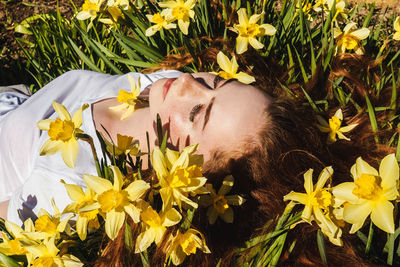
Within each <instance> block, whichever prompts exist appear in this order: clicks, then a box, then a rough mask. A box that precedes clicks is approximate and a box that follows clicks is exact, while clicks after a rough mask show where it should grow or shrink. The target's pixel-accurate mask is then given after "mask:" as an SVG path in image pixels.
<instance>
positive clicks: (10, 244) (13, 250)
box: [0, 218, 35, 258]
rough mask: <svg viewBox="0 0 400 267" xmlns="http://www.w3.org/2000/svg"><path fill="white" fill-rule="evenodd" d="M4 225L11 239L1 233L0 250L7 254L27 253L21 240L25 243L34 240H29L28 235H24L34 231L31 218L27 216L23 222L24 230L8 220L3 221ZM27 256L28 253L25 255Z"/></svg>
mask: <svg viewBox="0 0 400 267" xmlns="http://www.w3.org/2000/svg"><path fill="white" fill-rule="evenodd" d="M5 227H6V229H7V231H8V232H9V233H10V234H11V235H12V237H13V239H10V238H8V236H7V235H3V236H2V239H3V242H2V243H0V252H1V253H3V254H5V255H7V256H11V255H26V254H28V251H27V250H26V249H25V248H24V247H23V245H22V244H21V242H23V244H25V245H26V244H29V243H32V242H34V240H29V239H28V237H27V236H26V235H24V233H29V232H34V231H35V227H34V225H33V222H32V220H31V219H30V218H29V219H28V220H26V221H25V222H24V230H23V229H22V228H21V227H19V226H18V225H16V224H15V223H13V222H10V221H5ZM20 241H21V242H20ZM27 257H28V258H29V255H27Z"/></svg>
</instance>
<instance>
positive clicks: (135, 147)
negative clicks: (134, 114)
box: [104, 134, 142, 157]
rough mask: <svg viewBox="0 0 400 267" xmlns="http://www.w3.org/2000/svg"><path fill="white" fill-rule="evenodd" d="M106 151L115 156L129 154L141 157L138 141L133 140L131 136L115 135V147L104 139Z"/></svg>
mask: <svg viewBox="0 0 400 267" xmlns="http://www.w3.org/2000/svg"><path fill="white" fill-rule="evenodd" d="M104 141H105V143H106V149H107V151H108V152H109V153H110V154H114V155H115V156H120V155H127V154H131V155H132V156H135V157H136V156H141V155H142V153H140V146H139V141H138V140H134V139H133V137H132V136H128V135H121V134H117V145H114V144H112V143H111V142H109V141H108V140H107V139H104Z"/></svg>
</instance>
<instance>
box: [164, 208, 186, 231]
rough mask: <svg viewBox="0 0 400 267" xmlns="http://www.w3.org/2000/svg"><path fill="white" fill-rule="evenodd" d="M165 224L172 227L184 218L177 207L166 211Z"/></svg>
mask: <svg viewBox="0 0 400 267" xmlns="http://www.w3.org/2000/svg"><path fill="white" fill-rule="evenodd" d="M163 217H164V218H163V219H164V221H163V226H166V227H170V226H173V225H175V224H177V223H179V222H180V221H181V219H182V215H181V214H180V213H179V212H178V211H177V210H176V209H170V210H168V211H166V212H165V214H164V216H163Z"/></svg>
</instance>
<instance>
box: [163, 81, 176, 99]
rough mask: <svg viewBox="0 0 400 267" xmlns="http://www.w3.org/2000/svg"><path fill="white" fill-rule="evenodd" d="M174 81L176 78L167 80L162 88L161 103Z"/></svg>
mask: <svg viewBox="0 0 400 267" xmlns="http://www.w3.org/2000/svg"><path fill="white" fill-rule="evenodd" d="M175 80H176V78H170V79H168V80H167V81H166V82H165V83H164V87H163V92H162V96H163V101H164V100H165V97H166V96H167V94H168V91H169V88H170V87H171V84H172V83H173V82H174V81H175Z"/></svg>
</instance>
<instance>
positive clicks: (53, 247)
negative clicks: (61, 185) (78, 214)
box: [0, 202, 83, 267]
mask: <svg viewBox="0 0 400 267" xmlns="http://www.w3.org/2000/svg"><path fill="white" fill-rule="evenodd" d="M53 208H54V215H53V216H51V215H50V214H49V213H48V212H46V211H45V210H41V211H40V213H39V217H38V218H37V219H36V221H35V222H33V221H32V220H31V219H28V220H26V221H25V222H24V227H23V228H21V227H19V226H18V225H16V224H14V223H12V222H9V221H6V222H5V227H6V230H7V233H5V232H4V233H3V241H4V242H3V243H0V253H3V254H5V255H6V256H12V255H19V256H25V259H26V262H27V264H28V266H76V267H78V266H83V263H82V262H81V261H80V260H79V259H78V258H77V257H75V256H74V255H71V254H68V253H66V251H67V248H68V244H67V243H66V242H59V241H60V233H61V232H64V233H69V232H70V230H71V226H70V225H69V224H68V221H69V220H70V219H71V217H72V216H68V217H66V218H65V219H63V220H61V214H60V212H59V210H58V208H57V207H56V206H55V204H54V202H53ZM21 260H22V258H21Z"/></svg>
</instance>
